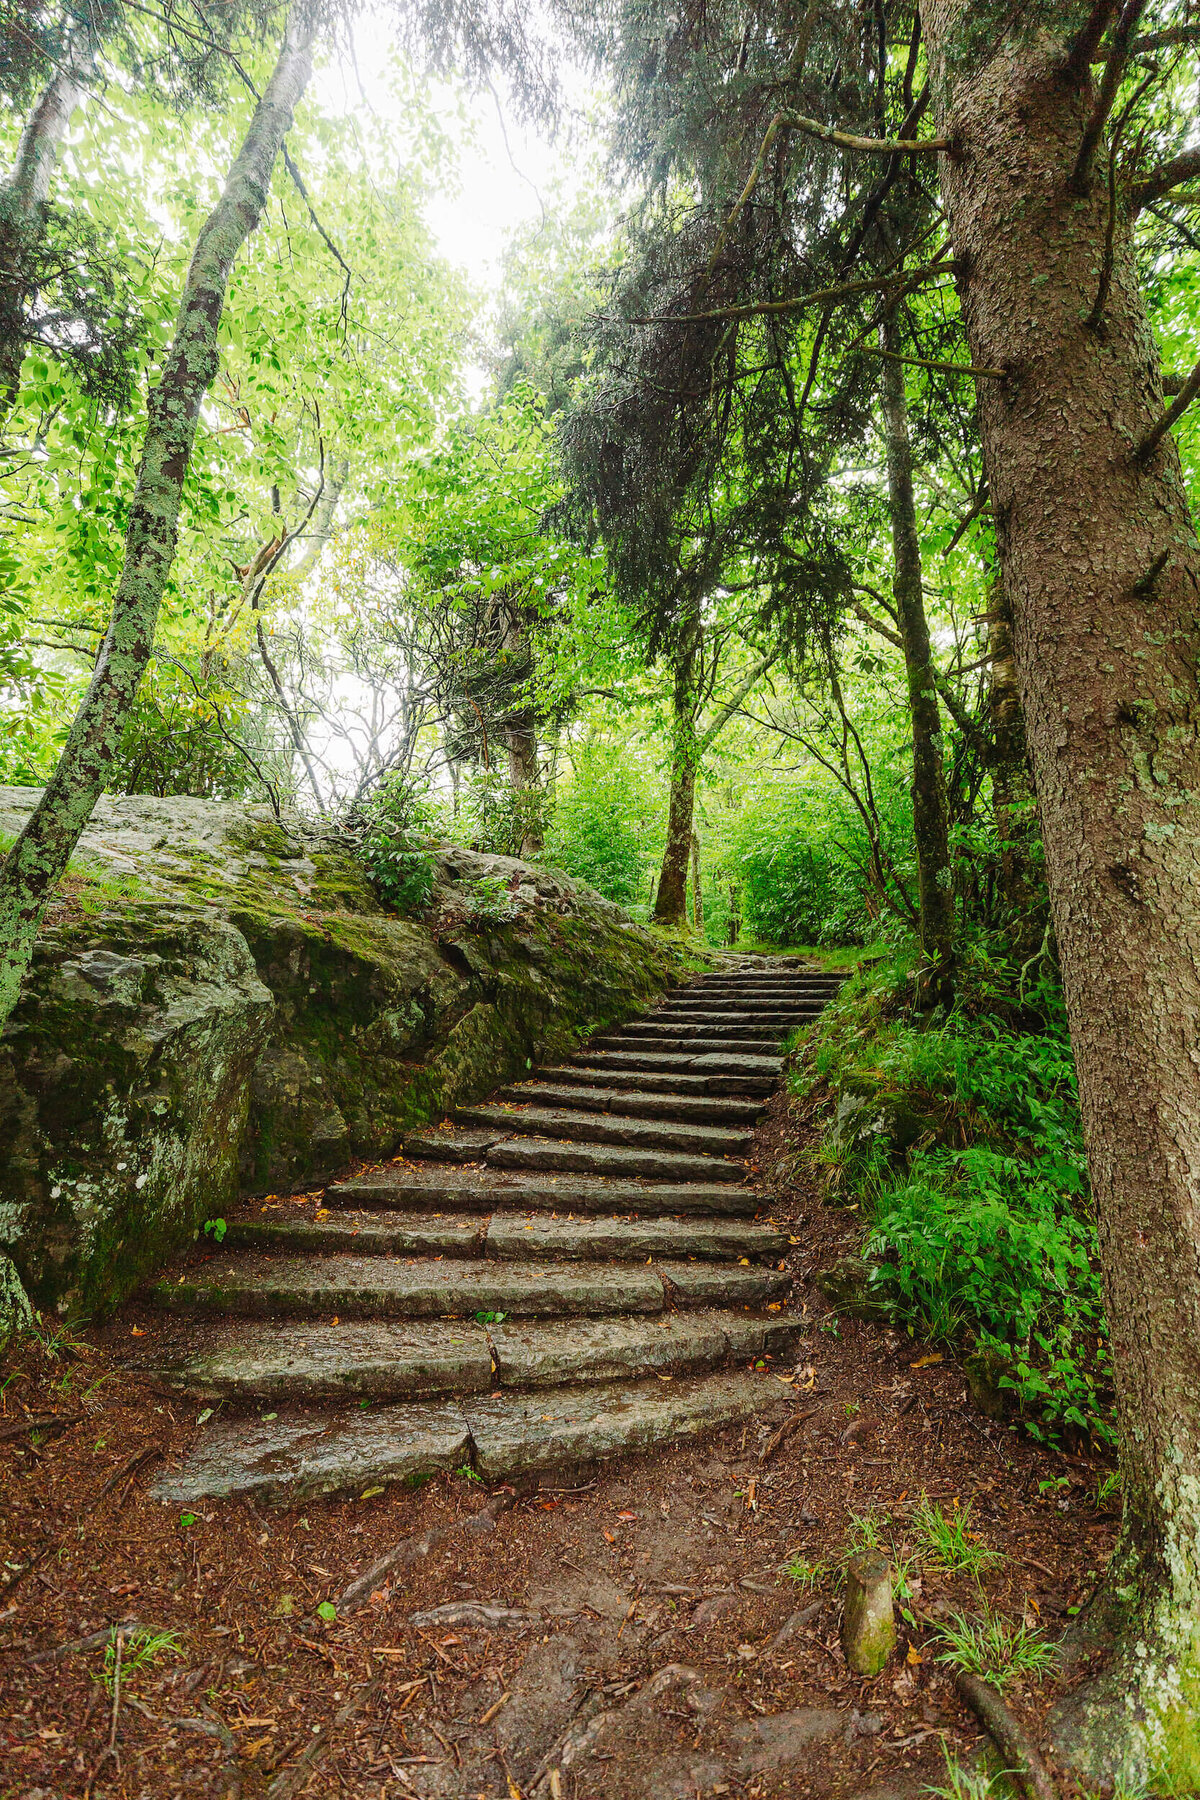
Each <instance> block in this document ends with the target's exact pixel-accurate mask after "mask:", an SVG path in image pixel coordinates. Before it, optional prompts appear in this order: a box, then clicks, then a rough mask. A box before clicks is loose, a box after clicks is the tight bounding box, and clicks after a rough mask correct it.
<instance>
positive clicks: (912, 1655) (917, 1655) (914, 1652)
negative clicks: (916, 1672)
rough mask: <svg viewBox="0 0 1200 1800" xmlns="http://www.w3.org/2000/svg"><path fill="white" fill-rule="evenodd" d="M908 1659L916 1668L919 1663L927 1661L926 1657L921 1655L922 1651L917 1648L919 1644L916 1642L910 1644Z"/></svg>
mask: <svg viewBox="0 0 1200 1800" xmlns="http://www.w3.org/2000/svg"><path fill="white" fill-rule="evenodd" d="M907 1660H908V1661H909V1662H910V1663H911V1664H912V1665H913V1666H914V1668H915V1667H916V1665H917V1663H923V1662H924V1661H925V1658H924V1657H923V1656H922V1655H921V1652H920V1651H919V1650H918V1649H917V1646H916V1645H915V1644H910V1645H909V1646H908V1659H907Z"/></svg>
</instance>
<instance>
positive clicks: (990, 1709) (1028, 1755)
mask: <svg viewBox="0 0 1200 1800" xmlns="http://www.w3.org/2000/svg"><path fill="white" fill-rule="evenodd" d="M954 1686H955V1688H956V1689H957V1690H958V1693H959V1695H960V1697H961V1698H962V1699H963V1700H965V1701H966V1703H967V1705H968V1706H969V1707H970V1708H971V1711H972V1712H973V1713H974V1714H975V1716H976V1718H977V1719H978V1720H979V1722H980V1724H981V1725H982V1726H983V1728H984V1730H985V1731H986V1732H987V1733H988V1735H989V1736H990V1737H991V1738H992V1740H993V1742H994V1743H995V1745H996V1748H997V1749H998V1750H999V1752H1000V1754H1001V1756H1002V1757H1003V1758H1004V1766H1005V1768H1006V1769H1008V1770H1009V1772H1010V1773H1011V1774H1013V1775H1015V1776H1016V1779H1017V1781H1018V1782H1019V1783H1020V1785H1021V1788H1022V1789H1023V1790H1024V1792H1025V1794H1026V1796H1027V1800H1059V1797H1058V1790H1057V1788H1056V1787H1055V1785H1054V1782H1053V1781H1052V1779H1051V1777H1050V1771H1049V1769H1047V1767H1046V1765H1045V1763H1044V1762H1043V1761H1042V1759H1041V1757H1040V1756H1039V1755H1038V1752H1037V1749H1036V1747H1035V1745H1034V1744H1033V1741H1032V1740H1031V1739H1030V1737H1029V1736H1028V1734H1027V1732H1026V1731H1025V1729H1024V1727H1023V1726H1022V1725H1021V1724H1020V1723H1019V1722H1018V1721H1017V1720H1016V1719H1015V1718H1014V1717H1013V1715H1012V1713H1011V1712H1010V1711H1009V1710H1008V1707H1007V1706H1006V1705H1005V1704H1004V1701H1003V1700H1002V1699H1001V1697H1000V1695H999V1694H998V1693H997V1691H996V1689H995V1688H994V1687H992V1686H991V1685H990V1684H989V1683H988V1682H986V1681H983V1680H981V1679H980V1677H979V1676H978V1675H971V1674H969V1673H968V1672H967V1671H966V1670H965V1669H960V1670H959V1671H958V1672H957V1674H956V1675H955V1677H954Z"/></svg>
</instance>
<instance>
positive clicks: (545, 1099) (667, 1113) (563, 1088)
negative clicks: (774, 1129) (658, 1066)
mask: <svg viewBox="0 0 1200 1800" xmlns="http://www.w3.org/2000/svg"><path fill="white" fill-rule="evenodd" d="M497 1098H498V1099H499V1100H511V1101H514V1102H516V1103H517V1104H518V1105H529V1106H549V1107H552V1108H561V1107H580V1108H582V1110H583V1111H585V1112H613V1113H620V1114H621V1115H622V1117H624V1118H631V1119H676V1120H679V1121H681V1122H691V1123H693V1124H697V1125H703V1124H712V1125H720V1124H739V1125H753V1124H754V1122H755V1120H756V1119H758V1118H760V1117H761V1116H762V1111H763V1105H764V1102H763V1101H761V1100H738V1099H733V1098H730V1097H722V1098H718V1097H715V1096H711V1095H687V1094H670V1093H668V1094H656V1093H653V1092H639V1091H638V1089H637V1088H632V1089H631V1088H623V1087H619V1086H617V1087H597V1086H594V1085H593V1086H590V1087H589V1086H584V1085H576V1084H573V1083H571V1082H565V1083H562V1082H560V1083H555V1082H544V1081H542V1082H539V1081H527V1082H521V1083H519V1084H518V1085H515V1086H513V1087H504V1088H499V1089H498V1090H497Z"/></svg>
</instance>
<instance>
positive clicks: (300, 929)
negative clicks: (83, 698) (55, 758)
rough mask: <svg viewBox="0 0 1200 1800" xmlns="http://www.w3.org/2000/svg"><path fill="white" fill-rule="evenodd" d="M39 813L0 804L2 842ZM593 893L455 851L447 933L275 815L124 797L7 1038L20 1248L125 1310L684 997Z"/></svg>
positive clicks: (65, 901) (296, 823)
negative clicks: (599, 1039) (415, 1137)
mask: <svg viewBox="0 0 1200 1800" xmlns="http://www.w3.org/2000/svg"><path fill="white" fill-rule="evenodd" d="M36 799H37V792H36V790H34V789H27V788H0V832H3V833H6V834H8V835H9V836H11V835H14V834H15V833H16V832H17V831H18V830H19V829H20V827H21V825H22V823H23V822H24V819H25V817H26V816H27V815H28V812H29V810H30V809H31V808H32V806H33V805H34V803H35V801H36ZM678 974H679V962H678V958H677V956H676V955H675V953H674V952H672V951H671V950H670V949H669V948H668V947H666V946H664V945H663V944H662V943H661V942H660V941H659V940H657V939H656V938H655V937H653V936H652V934H651V933H649V932H647V931H645V930H643V929H641V928H640V927H638V926H635V925H633V924H632V923H631V922H630V921H629V920H628V919H627V918H626V917H625V915H624V914H623V913H622V912H621V911H620V910H619V908H617V907H615V906H613V905H612V904H611V903H610V902H608V901H606V900H604V899H603V898H602V897H601V896H600V895H599V894H597V893H595V892H594V891H593V890H592V889H590V888H587V887H585V886H583V885H582V884H580V883H576V882H572V881H570V880H568V879H567V878H566V877H565V876H562V875H559V874H556V873H554V872H552V871H547V870H542V869H537V868H534V867H532V866H530V865H528V864H525V863H521V862H516V861H513V860H511V859H509V858H504V857H494V856H484V855H479V854H476V853H474V852H471V851H465V850H458V849H454V850H447V851H443V852H440V853H439V855H438V879H437V885H436V888H435V893H434V899H433V904H432V906H431V909H430V914H429V917H428V919H427V920H412V919H403V918H399V917H398V916H396V915H395V914H394V913H392V912H390V911H389V910H388V909H387V908H386V907H385V906H383V905H382V904H381V903H380V902H379V901H378V899H377V898H376V897H375V895H374V893H373V892H372V890H371V888H370V886H369V884H368V882H367V880H366V878H365V876H364V874H363V872H362V870H361V868H360V866H359V865H358V863H357V861H356V860H355V858H354V856H353V855H352V854H351V851H350V848H349V846H348V844H347V843H346V842H345V840H343V839H341V838H339V837H337V836H336V835H333V834H329V833H322V832H320V831H318V830H315V829H314V828H313V827H311V826H309V825H307V824H305V823H304V822H303V821H301V820H298V819H294V818H285V819H283V820H282V821H280V820H276V819H275V818H274V816H273V815H272V813H271V812H270V811H269V809H268V808H266V807H253V806H244V805H240V804H234V803H224V802H219V801H206V800H194V799H186V798H173V799H165V800H159V799H153V798H150V797H145V796H130V797H125V798H105V799H103V800H101V802H100V803H99V805H98V806H97V808H96V812H95V815H94V817H93V819H92V822H91V824H90V825H89V827H88V829H87V831H86V833H85V834H84V837H83V840H82V841H81V843H80V846H79V851H78V855H77V857H76V860H75V862H74V863H73V864H72V874H71V875H70V876H68V878H67V880H66V882H65V883H64V889H63V894H62V896H61V898H60V900H59V901H58V902H57V903H56V905H55V906H54V907H53V908H52V909H51V911H50V913H49V914H48V916H47V920H46V924H45V928H44V930H43V933H42V936H41V939H40V941H39V945H38V950H37V954H36V956H35V959H34V963H33V967H32V969H31V971H30V974H29V977H28V979H27V981H26V985H25V991H24V994H23V997H22V1001H21V1004H20V1006H19V1008H18V1009H17V1011H16V1012H15V1013H14V1014H13V1016H12V1018H11V1019H10V1020H9V1022H8V1025H7V1027H6V1028H5V1031H4V1033H3V1038H2V1040H0V1252H5V1253H7V1254H8V1255H9V1256H11V1257H12V1259H13V1261H14V1263H15V1264H16V1267H17V1269H18V1270H19V1272H20V1275H21V1278H22V1280H23V1281H24V1283H25V1286H26V1287H27V1288H28V1290H29V1292H30V1294H31V1295H32V1296H33V1298H34V1300H35V1301H36V1303H37V1304H38V1305H39V1306H41V1307H42V1308H47V1307H56V1308H58V1310H60V1311H68V1310H69V1311H71V1312H73V1313H75V1314H96V1313H99V1312H103V1311H104V1310H106V1309H107V1308H108V1307H110V1306H111V1305H113V1304H114V1303H115V1302H116V1301H118V1300H119V1299H121V1298H122V1297H124V1296H125V1295H126V1294H128V1293H129V1292H131V1291H132V1289H133V1288H134V1287H135V1286H136V1285H137V1284H138V1283H139V1282H140V1281H141V1280H143V1279H144V1278H145V1276H147V1275H148V1274H149V1273H150V1272H151V1271H152V1270H153V1269H154V1268H155V1267H156V1266H157V1265H158V1264H160V1263H161V1262H162V1261H164V1259H165V1258H166V1257H168V1256H169V1255H170V1254H172V1253H173V1252H174V1251H176V1250H178V1249H179V1248H181V1247H182V1246H183V1245H184V1244H185V1243H187V1242H189V1241H190V1240H191V1238H192V1236H193V1235H194V1234H195V1233H196V1232H197V1231H198V1230H200V1229H202V1228H203V1226H204V1224H205V1222H206V1221H207V1220H209V1219H214V1218H216V1217H218V1216H219V1215H220V1214H221V1212H222V1209H223V1207H225V1206H226V1205H228V1203H229V1202H230V1201H231V1200H232V1199H233V1198H234V1196H235V1195H236V1194H237V1193H238V1192H239V1191H242V1192H245V1191H261V1190H269V1189H273V1190H281V1189H288V1188H296V1187H300V1186H304V1185H305V1184H307V1183H309V1182H316V1181H318V1180H319V1179H321V1178H322V1177H324V1176H326V1175H328V1174H329V1173H331V1172H332V1171H334V1170H336V1169H337V1168H339V1167H340V1166H343V1165H344V1164H346V1163H347V1162H348V1161H350V1160H351V1159H353V1158H355V1157H375V1156H379V1155H382V1154H383V1153H385V1152H388V1151H390V1150H391V1149H392V1147H393V1146H394V1144H395V1142H396V1140H397V1139H398V1138H399V1136H400V1135H401V1134H402V1133H403V1132H404V1131H405V1130H407V1129H410V1128H412V1127H413V1126H417V1125H421V1124H424V1123H426V1122H428V1121H430V1120H432V1119H435V1118H439V1117H441V1116H442V1115H443V1114H445V1113H446V1112H448V1111H451V1110H452V1109H453V1108H454V1107H455V1106H459V1105H462V1104H464V1103H466V1102H469V1101H471V1100H474V1099H476V1098H478V1097H479V1096H480V1095H482V1094H484V1093H486V1092H487V1091H488V1090H489V1089H491V1088H493V1087H494V1086H496V1084H497V1083H498V1082H500V1081H504V1080H506V1079H507V1080H512V1079H514V1078H516V1077H519V1076H521V1075H523V1074H524V1073H525V1072H526V1071H527V1070H528V1069H530V1068H531V1067H532V1066H533V1065H534V1063H535V1062H542V1063H552V1062H555V1061H558V1060H560V1059H561V1058H562V1057H564V1056H565V1055H567V1054H568V1053H569V1052H570V1050H571V1049H572V1048H573V1047H574V1046H575V1045H576V1044H577V1043H578V1041H579V1040H580V1039H581V1038H582V1037H583V1036H585V1035H587V1034H588V1033H589V1032H591V1031H594V1030H595V1029H596V1028H597V1027H599V1026H602V1025H607V1024H612V1023H617V1022H619V1021H621V1020H623V1019H625V1018H628V1017H630V1016H631V1015H632V1014H633V1013H635V1012H637V1011H638V1010H640V1009H641V1008H642V1007H644V1006H645V1005H646V1004H647V1003H648V1002H649V1001H650V1000H652V999H653V998H654V997H655V996H656V995H657V994H659V993H661V992H662V991H663V989H664V988H666V987H667V986H668V985H670V983H671V982H672V981H673V980H676V979H678Z"/></svg>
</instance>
